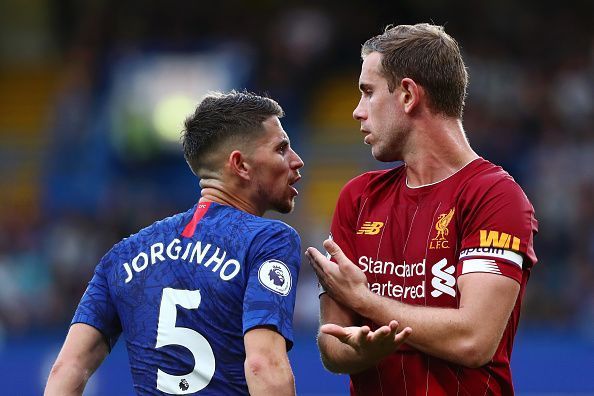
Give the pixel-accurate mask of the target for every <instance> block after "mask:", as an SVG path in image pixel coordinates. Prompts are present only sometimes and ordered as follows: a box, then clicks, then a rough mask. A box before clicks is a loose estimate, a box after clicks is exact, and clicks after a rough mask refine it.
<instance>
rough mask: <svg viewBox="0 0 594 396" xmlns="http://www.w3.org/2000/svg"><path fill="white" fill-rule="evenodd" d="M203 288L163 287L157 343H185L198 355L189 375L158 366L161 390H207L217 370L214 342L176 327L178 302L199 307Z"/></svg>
mask: <svg viewBox="0 0 594 396" xmlns="http://www.w3.org/2000/svg"><path fill="white" fill-rule="evenodd" d="M200 302H201V297H200V290H177V289H171V288H165V289H163V297H162V298H161V308H160V309H159V325H158V327H157V345H156V348H161V347H163V346H166V345H181V346H183V347H185V348H187V349H188V350H189V351H190V352H191V353H192V355H193V356H194V362H195V363H194V368H193V370H192V371H191V372H190V373H188V374H186V375H171V374H167V373H166V372H164V371H161V370H160V369H157V389H159V390H160V391H162V392H166V393H169V394H172V395H185V394H188V393H195V392H198V391H199V390H201V389H204V388H205V387H206V386H207V385H208V384H209V383H210V380H211V379H212V376H213V375H214V372H215V357H214V354H213V352H212V348H211V347H210V344H209V343H208V341H207V340H206V338H204V337H203V336H202V334H200V333H198V332H196V331H194V330H191V329H187V328H182V327H175V321H176V318H177V309H176V307H175V306H176V305H179V306H181V307H183V308H186V309H197V308H198V306H199V305H200Z"/></svg>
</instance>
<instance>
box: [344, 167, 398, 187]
mask: <svg viewBox="0 0 594 396" xmlns="http://www.w3.org/2000/svg"><path fill="white" fill-rule="evenodd" d="M404 176H405V167H404V164H400V165H397V166H396V167H394V168H390V169H381V170H374V171H369V172H365V173H362V174H360V175H359V176H356V177H354V178H352V179H351V180H349V181H348V182H347V183H346V184H345V185H344V187H343V189H342V194H349V193H350V194H355V195H360V194H362V193H363V192H365V191H370V190H375V189H377V188H381V187H383V186H384V185H386V184H393V183H394V182H395V181H396V180H399V179H403V178H404Z"/></svg>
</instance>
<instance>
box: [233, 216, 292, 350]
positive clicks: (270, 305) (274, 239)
mask: <svg viewBox="0 0 594 396" xmlns="http://www.w3.org/2000/svg"><path fill="white" fill-rule="evenodd" d="M248 260H249V261H248V271H249V273H248V281H247V288H246V291H245V295H244V298H243V332H244V334H245V333H246V332H247V331H248V330H250V329H252V328H254V327H257V326H273V327H274V328H275V329H276V331H278V332H279V333H280V334H281V335H282V336H283V337H284V338H285V340H286V341H287V349H291V347H292V346H293V311H294V309H295V296H296V294H297V280H298V276H299V267H300V265H301V240H300V239H299V235H298V234H297V232H295V230H294V229H292V228H291V227H289V226H287V225H286V224H284V223H280V222H278V223H272V225H270V226H269V227H266V228H265V229H263V230H261V231H260V232H259V233H258V235H256V237H255V238H254V240H253V241H252V246H251V248H250V252H249V254H248Z"/></svg>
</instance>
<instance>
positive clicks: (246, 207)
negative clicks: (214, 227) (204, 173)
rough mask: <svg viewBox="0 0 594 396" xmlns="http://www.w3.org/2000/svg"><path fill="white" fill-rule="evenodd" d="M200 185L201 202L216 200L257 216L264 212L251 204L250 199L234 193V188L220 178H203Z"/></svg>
mask: <svg viewBox="0 0 594 396" xmlns="http://www.w3.org/2000/svg"><path fill="white" fill-rule="evenodd" d="M200 187H201V192H200V195H201V197H200V202H216V203H219V204H221V205H227V206H232V207H234V208H236V209H239V210H241V211H244V212H246V213H250V214H253V215H255V216H262V215H263V214H264V213H263V212H262V211H261V210H259V209H258V208H256V207H255V206H254V205H253V204H251V203H250V202H249V200H247V199H245V198H244V197H242V196H240V194H235V193H233V192H232V189H230V188H229V187H228V186H226V185H225V184H223V183H222V182H221V181H219V180H213V179H201V180H200Z"/></svg>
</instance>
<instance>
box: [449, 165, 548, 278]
mask: <svg viewBox="0 0 594 396" xmlns="http://www.w3.org/2000/svg"><path fill="white" fill-rule="evenodd" d="M473 198H474V199H473V203H472V204H470V205H469V208H470V210H467V212H466V217H465V220H463V221H464V224H463V228H462V229H463V232H462V244H461V251H460V261H461V265H459V266H458V275H464V274H466V273H470V272H490V273H495V274H501V275H504V276H508V277H510V278H513V279H515V280H517V281H518V282H521V279H522V276H523V275H522V272H523V271H524V270H530V268H531V267H532V266H533V265H534V264H536V261H537V260H536V255H535V253H534V246H533V240H534V234H536V233H537V231H538V223H537V221H536V218H535V215H534V208H533V207H532V204H531V203H530V201H529V200H528V198H527V197H526V195H525V194H524V192H523V191H522V189H521V188H520V186H518V185H517V184H516V183H515V182H514V181H513V179H511V178H510V177H509V176H508V177H507V178H502V179H500V180H498V181H495V182H494V183H492V184H491V185H490V186H489V188H488V189H485V190H484V191H482V192H481V191H479V192H476V193H475V194H474V196H473Z"/></svg>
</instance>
